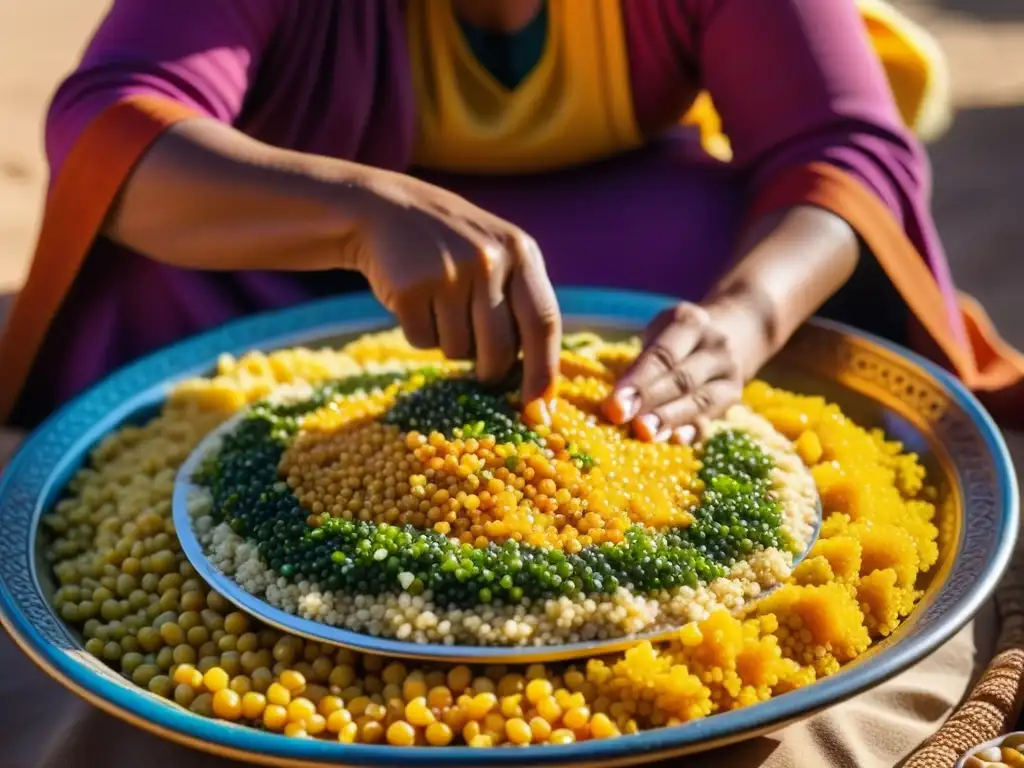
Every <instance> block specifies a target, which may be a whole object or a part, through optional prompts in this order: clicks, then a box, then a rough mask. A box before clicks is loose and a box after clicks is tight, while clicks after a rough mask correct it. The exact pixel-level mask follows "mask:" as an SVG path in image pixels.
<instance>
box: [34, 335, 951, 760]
mask: <svg viewBox="0 0 1024 768" xmlns="http://www.w3.org/2000/svg"><path fill="white" fill-rule="evenodd" d="M403 349H404V347H403V343H402V341H401V340H400V339H399V338H397V337H395V336H384V337H373V338H368V339H363V340H361V341H359V342H357V343H355V344H353V345H351V346H350V347H349V348H347V349H346V350H343V352H342V353H338V352H335V351H331V350H324V351H310V350H285V351H281V352H275V353H272V354H269V355H263V354H257V353H253V354H250V355H247V356H245V357H243V358H242V359H239V360H234V359H231V358H224V359H223V360H221V361H220V365H219V371H218V373H217V375H216V376H214V377H212V378H210V379H202V380H195V381H191V382H188V383H186V384H183V385H181V386H179V387H178V388H177V389H176V390H175V391H174V392H173V393H172V395H171V396H170V397H169V399H168V401H167V403H166V405H165V406H164V408H163V410H162V412H161V413H160V414H159V415H158V416H156V417H155V418H154V419H152V420H151V421H149V422H148V423H146V424H144V425H142V426H131V427H126V428H124V429H122V430H121V431H120V432H118V433H117V434H114V435H111V436H110V437H109V438H108V439H107V440H106V441H105V442H104V443H103V444H101V445H100V446H98V447H97V448H96V449H95V451H94V452H93V455H92V462H91V465H90V466H89V467H88V468H86V469H83V470H82V471H81V472H79V474H78V475H77V476H76V478H75V479H74V480H73V482H72V483H71V486H70V488H69V489H68V494H67V497H66V498H65V499H64V500H63V501H61V502H60V503H59V504H58V505H57V507H56V508H55V509H54V510H53V511H52V513H51V514H49V515H48V516H47V518H46V525H47V527H48V529H49V532H50V534H51V542H50V545H49V549H48V553H49V556H50V558H51V560H52V565H53V570H54V573H55V575H56V577H57V580H58V583H59V588H58V589H57V591H56V593H55V595H54V604H55V607H56V609H57V611H58V612H59V613H60V615H61V616H62V617H63V618H64V620H65V621H67V622H68V623H69V624H71V625H73V626H75V627H77V628H79V629H80V630H81V632H82V635H83V637H84V641H85V647H86V649H87V650H88V651H89V652H90V653H92V654H94V655H96V656H97V657H98V658H100V659H103V660H104V661H106V662H107V663H108V664H110V665H111V666H113V667H114V668H115V669H118V670H120V671H121V672H122V674H124V675H125V676H126V677H127V678H128V679H130V680H132V681H133V682H134V683H135V684H136V685H139V686H140V687H143V688H147V689H149V690H150V691H151V692H153V693H154V694H155V695H159V696H162V697H165V698H168V699H170V700H172V701H175V702H177V704H178V705H180V706H184V707H187V708H188V709H190V710H192V711H193V712H197V713H199V714H202V715H205V716H209V717H215V718H220V719H225V720H229V721H233V722H239V723H249V724H253V725H258V726H259V727H262V728H265V729H267V730H271V731H275V732H281V733H284V734H286V735H288V736H291V737H307V738H321V739H332V740H337V741H339V742H342V743H353V742H368V743H389V744H394V745H396V746H430V745H434V746H442V745H446V744H462V745H468V746H470V747H488V746H497V745H501V744H513V745H525V744H534V743H553V744H565V743H572V742H575V741H579V740H585V739H593V738H610V737H613V736H618V735H620V734H628V733H633V732H636V731H639V730H642V729H648V728H656V727H661V726H666V725H674V724H677V723H682V722H687V721H690V720H693V719H696V718H701V717H706V716H709V715H713V714H715V713H717V712H722V711H727V710H730V709H733V708H737V707H742V706H748V705H751V704H756V703H757V702H759V701H764V700H766V699H768V698H770V697H772V696H777V695H781V694H784V693H786V692H788V691H791V690H793V689H795V688H798V687H801V686H805V685H809V684H812V683H813V682H814V681H815V680H817V679H818V678H819V677H824V676H827V675H830V674H833V673H834V672H835V671H836V670H838V669H839V668H840V667H841V666H842V665H843V664H846V663H848V662H850V661H851V660H853V659H855V658H856V657H857V656H858V655H860V654H862V653H864V651H866V650H867V649H868V648H869V647H870V646H871V645H872V643H874V642H877V641H878V640H880V639H881V638H883V637H885V636H887V635H889V634H891V633H892V632H893V631H894V630H895V629H896V628H897V627H898V626H899V624H900V623H901V622H902V621H903V620H904V619H905V618H906V616H907V615H908V614H909V613H910V612H911V611H912V610H913V607H914V604H915V602H916V600H917V599H918V598H919V593H918V591H917V588H918V583H919V580H920V576H921V575H922V574H923V573H926V572H927V571H928V570H929V569H930V568H931V567H932V566H933V565H934V564H935V562H936V560H937V557H938V549H937V545H936V538H937V531H936V528H935V526H934V525H933V523H932V516H933V514H934V507H933V506H932V504H931V503H930V501H929V500H928V499H929V496H928V493H927V489H926V488H925V477H924V472H923V470H922V468H921V467H920V465H919V464H918V462H917V460H916V457H914V456H913V455H911V454H905V453H903V452H902V450H901V447H900V446H899V445H898V444H895V443H891V442H887V441H886V440H885V438H884V437H883V435H882V434H881V433H879V432H877V431H869V430H865V429H862V428H861V427H859V426H857V425H856V424H854V423H853V422H851V421H850V420H849V419H848V418H846V417H845V416H844V415H843V414H842V413H841V412H840V410H839V409H838V408H837V407H836V406H835V405H831V404H829V403H827V402H825V401H824V400H822V399H820V398H817V397H807V396H801V395H796V394H792V393H788V392H784V391H780V390H777V389H773V388H771V387H769V386H768V385H766V384H764V383H761V382H755V383H752V384H751V385H749V386H748V387H747V389H746V392H745V395H744V401H745V406H746V408H747V409H749V411H748V412H749V413H752V414H755V415H757V417H760V418H763V419H765V420H766V421H767V422H769V423H770V424H771V425H773V427H774V429H775V430H778V432H780V433H782V434H783V435H785V437H786V438H788V439H789V440H791V441H792V445H793V450H794V451H795V452H796V454H797V455H799V457H800V458H801V459H802V460H803V462H804V463H806V464H807V466H808V467H809V469H810V476H811V477H813V479H814V483H815V485H816V487H817V490H818V492H819V494H820V497H821V500H822V505H823V510H824V522H823V524H822V529H821V533H820V538H819V540H818V541H817V543H816V544H815V545H814V547H813V549H812V551H811V553H810V556H809V557H808V559H807V560H805V561H804V562H803V563H802V564H801V565H800V566H798V567H797V568H796V569H795V570H794V571H793V573H792V575H791V576H790V577H789V578H788V580H787V582H786V583H785V584H784V585H783V586H781V587H780V588H779V589H777V590H776V591H774V592H772V593H771V594H769V595H767V596H765V597H764V598H763V599H761V600H760V601H758V602H756V603H754V604H753V606H752V607H751V609H750V610H748V611H747V612H746V613H744V614H739V615H736V614H733V613H732V612H729V611H727V610H715V611H713V612H711V613H710V614H709V615H707V616H705V617H703V618H701V619H700V620H698V621H694V622H690V623H687V624H686V625H685V626H683V627H682V628H681V629H680V630H679V631H678V633H677V634H676V636H675V637H674V639H672V640H670V641H668V642H665V643H661V644H657V645H652V644H651V643H649V642H638V643H636V644H635V645H633V646H632V647H631V648H630V649H629V650H627V651H626V652H624V653H621V654H618V655H617V656H615V657H605V658H600V659H591V660H589V661H586V662H582V663H573V664H548V665H541V664H531V665H528V666H522V667H516V666H503V665H502V666H485V667H479V668H470V667H466V666H462V665H455V666H452V665H426V664H424V665H421V664H416V663H412V662H402V661H398V660H394V659H388V658H383V657H380V656H371V655H360V654H356V653H354V652H352V651H349V650H346V649H339V648H336V647H333V646H329V645H322V644H319V643H315V642H310V641H306V640H303V639H301V638H298V637H294V636H289V635H285V634H282V633H281V632H278V631H276V630H273V629H270V628H268V627H266V626H263V625H261V624H259V623H258V622H257V621H255V620H253V619H251V618H250V617H247V616H246V615H244V614H242V613H239V612H237V611H235V610H234V609H233V608H232V606H230V605H229V604H228V603H227V601H226V600H225V599H224V598H223V597H222V596H221V595H220V594H218V593H217V592H215V591H212V590H210V589H209V588H208V587H207V585H205V584H204V583H203V582H202V581H201V580H200V579H199V578H198V577H197V575H196V573H195V570H194V569H193V568H192V566H191V565H190V564H189V563H188V562H187V561H186V560H185V558H184V556H183V555H182V553H181V551H180V546H179V544H178V540H177V537H176V535H175V530H174V527H173V524H172V522H171V514H170V512H171V494H172V490H173V486H174V480H175V475H176V471H177V468H178V467H179V466H180V465H181V463H182V462H183V461H184V460H185V458H186V457H187V456H188V455H189V454H190V452H191V451H192V450H193V449H194V447H195V446H196V445H197V444H198V442H199V441H200V440H201V438H202V437H203V436H204V435H205V434H206V433H207V432H208V431H209V430H210V429H212V428H213V427H215V426H216V425H218V424H219V423H221V422H222V421H223V420H224V419H226V418H228V417H230V416H231V415H232V414H234V413H235V412H237V411H238V410H239V409H240V408H242V407H243V406H245V405H246V404H249V403H253V402H256V401H259V400H262V399H264V398H266V397H267V396H268V395H270V394H271V393H272V392H274V391H275V390H278V389H279V388H280V387H282V386H291V387H300V388H301V387H304V386H308V385H309V384H316V383H317V382H322V381H325V380H334V379H342V378H346V377H349V376H352V375H355V374H359V373H361V372H365V371H366V370H367V369H368V368H369V369H372V368H373V366H374V364H375V363H380V362H381V361H384V360H387V359H391V358H394V357H396V356H398V355H400V354H401V353H402V352H403ZM600 349H601V348H600V344H599V343H598V342H596V341H594V342H592V348H591V351H592V352H593V354H588V353H587V350H583V351H581V352H578V353H577V358H579V359H573V360H571V361H570V362H571V363H572V365H574V366H576V370H588V369H589V367H591V366H594V365H600V366H602V367H601V368H600V369H595V370H598V371H599V372H600V371H607V372H610V374H608V373H601V375H611V376H614V375H615V374H616V373H617V372H618V371H619V370H621V366H622V365H623V364H625V361H628V359H629V353H628V352H624V351H623V349H622V348H620V347H611V348H609V349H608V350H607V353H606V355H605V356H602V353H601V351H600ZM421 360H422V362H423V363H425V364H438V363H439V362H440V361H439V360H437V359H436V358H435V357H432V356H431V355H430V354H423V355H422V357H421ZM599 379H600V377H599V376H594V380H599ZM428 443H429V437H428ZM430 458H434V457H430ZM289 476H290V475H289ZM299 477H300V479H299V482H298V484H297V485H296V486H294V487H296V488H302V487H304V486H303V483H310V485H309V486H308V488H307V491H308V490H309V489H311V488H314V487H316V486H317V483H316V479H315V473H313V474H310V475H309V479H306V476H305V475H303V473H301V472H300V474H299ZM329 485H330V483H328V486H329ZM538 490H539V488H538ZM435 493H436V492H435ZM556 493H557V489H556ZM449 498H450V495H449ZM456 498H457V495H456ZM315 500H316V499H314V500H313V501H315ZM444 501H446V500H444V499H439V500H438V499H435V495H434V494H432V495H431V498H430V500H429V504H430V506H428V507H427V509H426V510H425V514H426V515H427V516H428V519H429V514H430V510H431V509H432V508H433V505H436V506H437V507H438V509H440V508H441V505H442V503H443V502H444ZM321 503H324V502H323V500H321ZM638 514H640V515H644V514H648V515H649V514H657V513H656V511H655V512H652V511H651V510H650V509H648V510H647V511H644V510H641V511H640V512H639V513H638ZM339 519H344V511H343V510H342V514H341V515H340V516H339ZM493 520H494V518H492V522H493ZM563 528H564V526H562V527H559V525H558V524H557V523H556V522H555V521H554V519H553V518H552V525H550V526H548V528H547V529H545V531H544V533H543V535H544V536H545V537H548V538H550V539H551V540H552V541H551V543H552V544H554V545H556V546H557V545H558V544H561V545H562V546H563V547H564V546H565V544H566V543H567V538H571V537H565V536H563V535H562V533H561V531H562V529H563ZM609 529H611V527H609V526H605V527H604V528H602V529H601V530H609ZM470 533H471V531H470ZM457 535H461V532H460V534H457Z"/></svg>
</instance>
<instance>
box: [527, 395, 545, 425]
mask: <svg viewBox="0 0 1024 768" xmlns="http://www.w3.org/2000/svg"><path fill="white" fill-rule="evenodd" d="M523 421H525V422H526V423H527V424H528V425H530V426H531V427H536V426H541V425H543V426H546V427H549V426H551V413H550V412H549V410H548V404H547V403H546V402H544V400H543V399H541V398H535V399H533V400H531V401H530V402H528V403H527V404H526V407H525V408H523Z"/></svg>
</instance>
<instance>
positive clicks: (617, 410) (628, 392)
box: [607, 387, 640, 424]
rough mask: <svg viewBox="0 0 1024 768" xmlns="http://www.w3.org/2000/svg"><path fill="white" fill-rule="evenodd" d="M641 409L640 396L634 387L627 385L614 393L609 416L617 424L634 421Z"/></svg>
mask: <svg viewBox="0 0 1024 768" xmlns="http://www.w3.org/2000/svg"><path fill="white" fill-rule="evenodd" d="M639 410H640V398H639V397H637V391H636V389H635V388H634V387H626V388H625V389H620V390H617V391H615V392H613V393H612V396H611V399H610V401H609V407H608V408H607V411H608V418H609V419H611V421H613V422H614V423H616V424H625V423H626V422H628V421H632V420H633V419H634V418H635V417H636V414H637V412H638V411H639Z"/></svg>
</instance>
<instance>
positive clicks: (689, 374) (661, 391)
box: [638, 345, 735, 413]
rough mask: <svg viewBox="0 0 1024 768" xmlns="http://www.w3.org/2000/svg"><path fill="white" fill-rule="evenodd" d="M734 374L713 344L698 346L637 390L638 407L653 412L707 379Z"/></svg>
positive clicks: (691, 392)
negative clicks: (666, 370)
mask: <svg viewBox="0 0 1024 768" xmlns="http://www.w3.org/2000/svg"><path fill="white" fill-rule="evenodd" d="M734 374H735V370H734V367H733V365H732V362H731V359H730V358H729V356H728V355H724V354H722V353H721V351H720V350H719V349H717V348H715V347H714V346H703V345H702V346H700V347H698V348H697V350H696V351H695V352H694V353H693V354H692V355H690V356H689V357H688V358H686V359H685V360H683V362H681V363H679V364H677V365H676V367H675V368H673V369H672V370H670V371H668V372H667V373H665V374H663V375H662V376H660V377H659V378H657V379H655V380H654V381H652V382H651V383H650V384H647V385H644V386H643V388H641V389H638V396H639V399H640V401H641V403H642V404H643V405H642V408H641V410H642V411H643V412H644V413H649V412H653V411H654V410H655V409H657V408H659V407H660V406H662V405H664V404H665V403H669V402H671V401H673V400H678V399H679V398H681V397H686V396H687V395H692V394H693V393H694V392H696V391H697V390H698V389H699V388H700V387H702V386H703V385H704V384H706V383H707V382H709V381H713V380H715V379H722V378H732V377H733V375H734Z"/></svg>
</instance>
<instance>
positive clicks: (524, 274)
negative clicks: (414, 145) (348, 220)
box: [346, 172, 561, 401]
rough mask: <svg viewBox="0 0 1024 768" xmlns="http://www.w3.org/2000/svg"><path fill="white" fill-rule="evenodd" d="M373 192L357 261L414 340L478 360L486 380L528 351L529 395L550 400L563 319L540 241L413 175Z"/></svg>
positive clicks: (372, 183)
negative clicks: (520, 351)
mask: <svg viewBox="0 0 1024 768" xmlns="http://www.w3.org/2000/svg"><path fill="white" fill-rule="evenodd" d="M363 186H364V189H365V190H366V191H367V192H368V193H369V195H368V197H367V198H366V199H365V203H366V207H365V216H364V218H363V220H364V222H365V225H364V226H363V227H361V228H360V230H361V231H360V232H359V233H358V234H357V235H356V237H355V238H353V241H352V247H353V249H354V250H353V255H352V257H351V258H352V261H351V263H352V265H353V266H354V267H355V268H356V269H358V270H359V271H361V272H362V273H363V274H364V275H366V277H367V279H368V280H369V282H370V286H371V288H372V289H373V292H374V294H375V295H376V296H377V298H378V299H379V300H380V301H381V303H382V304H384V306H385V307H387V309H388V310H390V311H391V312H393V313H394V314H395V315H396V316H397V317H398V321H399V323H400V324H401V326H402V330H403V331H404V332H405V335H406V337H407V338H408V339H409V341H410V343H412V344H413V345H414V346H416V347H420V348H432V347H438V346H439V347H440V348H441V349H442V350H443V351H444V353H445V355H446V356H447V357H449V358H451V359H453V360H466V359H471V360H475V362H476V370H477V376H478V377H479V378H480V379H481V380H482V381H485V382H493V381H498V380H500V379H501V378H502V377H503V376H505V375H506V374H507V373H508V372H509V370H510V369H511V368H512V366H513V365H514V364H515V362H516V359H517V356H518V352H519V348H520V347H522V350H523V398H524V400H527V401H529V400H532V399H535V398H539V397H543V396H545V395H546V394H547V393H548V391H549V390H550V388H551V386H552V384H553V382H554V377H555V375H556V373H557V371H558V358H559V352H560V349H561V316H560V313H559V309H558V302H557V300H556V299H555V292H554V289H553V288H552V287H551V283H550V281H549V279H548V276H547V271H546V269H545V266H544V260H543V257H542V256H541V253H540V249H539V248H538V247H537V243H536V242H534V240H533V238H531V237H530V236H529V235H527V234H526V233H525V232H523V231H522V230H521V229H519V228H518V227H516V226H515V225H513V224H510V223H509V222H507V221H504V220H503V219H500V218H498V217H497V216H493V215H491V214H489V213H488V212H487V211H484V210H482V209H480V208H477V207H476V206H474V205H472V204H471V203H469V202H467V201H466V200H464V199H463V198H461V197H459V196H457V195H454V194H452V193H450V192H447V191H445V190H443V189H440V188H438V187H435V186H433V185H431V184H427V183H425V182H421V181H419V180H417V179H413V178H410V177H408V176H404V175H399V174H392V173H383V172H374V173H372V174H370V176H369V178H368V180H367V181H366V182H365V183H364V185H363ZM347 260H348V259H346V261H347Z"/></svg>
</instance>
